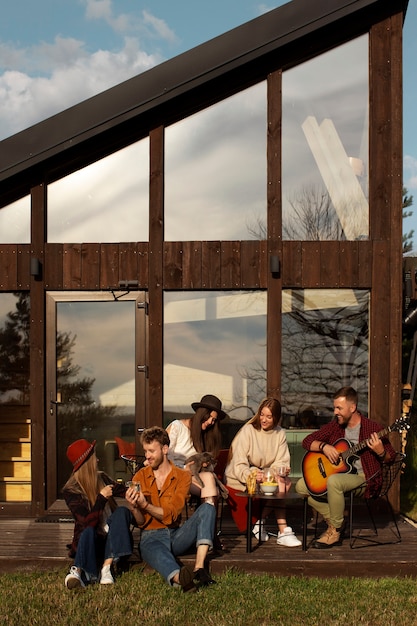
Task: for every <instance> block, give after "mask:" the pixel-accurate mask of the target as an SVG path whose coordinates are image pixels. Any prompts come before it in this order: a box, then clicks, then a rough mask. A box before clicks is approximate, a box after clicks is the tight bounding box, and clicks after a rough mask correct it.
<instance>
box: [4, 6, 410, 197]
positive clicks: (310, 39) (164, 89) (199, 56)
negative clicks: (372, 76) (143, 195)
mask: <svg viewBox="0 0 417 626" xmlns="http://www.w3.org/2000/svg"><path fill="white" fill-rule="evenodd" d="M407 4H408V0H314V2H312V1H311V0H292V2H289V3H288V4H285V5H284V6H281V7H279V8H277V9H274V10H273V11H270V12H269V13H266V14H264V15H262V16H260V17H258V18H256V19H254V20H251V21H250V22H247V23H245V24H243V25H242V26H239V27H238V28H235V29H233V30H231V31H229V32H227V33H225V34H223V35H221V36H219V37H216V38H215V39H212V40H210V41H208V42H206V43H204V44H202V45H200V46H197V47H196V48H194V49H192V50H190V51H188V52H185V53H183V54H181V55H179V56H177V57H175V58H173V59H170V60H169V61H166V62H165V63H161V64H160V65H158V66H156V67H154V68H152V69H150V70H148V71H146V72H143V73H142V74H139V75H138V76H136V77H134V78H132V79H130V80H127V81H125V82H123V83H121V84H119V85H117V86H116V87H113V88H111V89H108V90H107V91H104V92H103V93H100V94H98V95H96V96H94V97H92V98H89V99H88V100H85V101H84V102H81V103H80V104H77V105H75V106H73V107H71V108H69V109H66V110H65V111H63V112H61V113H59V114H57V115H54V116H52V117H50V118H48V119H46V120H44V121H42V122H40V123H38V124H35V125H34V126H31V127H30V128H28V129H26V130H24V131H22V132H20V133H17V134H16V135H13V136H12V137H9V138H7V139H5V140H3V141H1V142H0V206H4V205H5V204H8V203H10V202H12V201H13V200H15V199H18V198H19V197H21V196H23V195H25V194H26V193H28V192H29V190H30V187H31V186H33V185H35V184H39V183H40V182H47V183H48V182H51V181H53V180H56V179H58V178H60V177H62V176H64V175H66V174H67V173H69V172H71V171H73V170H75V169H77V168H79V167H82V166H84V165H86V164H87V163H89V162H92V161H94V160H97V159H98V158H101V157H102V156H105V155H106V154H109V153H111V152H113V151H115V150H117V149H119V148H121V147H123V146H125V145H127V144H128V143H132V142H133V141H136V140H138V139H140V138H141V137H143V136H145V135H147V134H148V132H149V130H150V129H151V128H155V127H157V126H159V125H161V124H164V125H167V124H170V123H172V122H174V121H176V120H178V119H180V118H181V117H185V116H186V115H189V114H190V113H192V112H194V111H196V110H198V109H200V108H203V107H204V106H207V105H209V104H211V103H212V102H215V101H216V100H219V99H221V98H222V97H225V96H226V95H229V94H232V93H234V92H235V91H237V90H239V89H242V88H244V87H245V86H250V85H251V84H254V83H255V82H257V81H259V80H261V79H262V78H264V77H265V76H266V74H267V73H268V72H269V71H272V70H274V69H277V68H281V67H282V68H286V67H290V66H292V65H295V64H297V63H299V62H301V61H303V60H305V59H307V58H309V57H311V56H314V55H316V54H318V53H320V52H322V51H324V50H326V49H329V48H331V47H333V46H335V45H338V44H340V43H343V42H344V41H347V40H348V39H351V38H352V37H354V36H357V35H359V34H361V33H363V32H365V31H367V30H368V29H369V27H370V25H372V24H374V23H376V22H378V21H380V20H381V19H384V18H386V17H388V16H390V15H392V14H396V13H398V12H403V11H404V12H405V11H406V8H407Z"/></svg>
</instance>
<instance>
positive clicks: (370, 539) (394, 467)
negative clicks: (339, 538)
mask: <svg viewBox="0 0 417 626" xmlns="http://www.w3.org/2000/svg"><path fill="white" fill-rule="evenodd" d="M404 465H405V454H402V453H401V452H397V454H396V457H395V459H394V461H393V462H391V463H383V464H382V465H381V468H380V470H379V471H378V472H377V473H376V474H374V475H373V476H372V477H371V479H373V478H375V476H377V475H379V474H380V475H381V478H382V483H381V489H380V491H379V493H378V495H377V496H374V497H369V498H364V497H363V495H361V494H362V493H363V488H365V487H366V485H367V482H369V480H370V479H368V481H367V482H364V483H363V484H362V485H360V486H359V487H357V488H356V489H354V490H352V491H350V492H349V493H347V494H346V495H347V497H348V500H349V544H350V547H351V548H352V549H354V548H355V549H357V548H364V547H366V546H369V545H375V544H376V545H389V544H394V543H400V542H401V533H400V529H399V526H398V523H397V519H396V515H395V512H394V509H393V508H392V505H391V502H390V501H389V498H388V495H389V491H390V489H391V487H392V485H393V483H394V482H395V480H396V479H397V477H398V476H399V474H400V472H401V470H402V469H403V468H404ZM358 498H359V499H360V501H361V502H363V501H365V504H366V508H367V510H368V514H369V518H370V520H371V523H372V531H373V535H372V536H370V535H369V534H361V530H359V532H356V533H355V532H354V519H353V518H354V509H355V500H357V499H358ZM381 502H384V506H385V508H386V510H387V512H388V514H389V521H388V526H389V528H390V531H391V533H392V535H393V537H392V539H391V540H383V539H380V538H379V537H378V529H377V526H376V523H375V517H374V513H373V510H372V509H373V508H375V506H376V505H377V504H378V505H379V503H381ZM358 540H361V541H363V542H365V543H361V545H356V546H355V545H354V544H355V543H356V542H357V541H358Z"/></svg>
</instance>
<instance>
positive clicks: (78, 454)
mask: <svg viewBox="0 0 417 626" xmlns="http://www.w3.org/2000/svg"><path fill="white" fill-rule="evenodd" d="M95 445H96V442H95V441H93V443H90V442H89V441H87V440H86V439H77V441H74V443H72V444H71V445H70V446H68V448H67V457H68V458H69V460H70V461H71V463H72V464H73V466H74V467H73V471H74V472H76V471H77V470H78V469H80V467H81V465H82V464H83V463H84V461H86V460H87V459H88V457H89V456H90V454H91V453H92V452H93V450H94V446H95Z"/></svg>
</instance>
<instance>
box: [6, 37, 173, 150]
mask: <svg viewBox="0 0 417 626" xmlns="http://www.w3.org/2000/svg"><path fill="white" fill-rule="evenodd" d="M18 52H19V54H16V58H19V59H20V62H21V64H22V65H28V64H29V62H28V61H27V60H23V59H24V57H27V58H29V57H31V58H32V60H33V63H34V62H35V61H34V59H35V58H37V59H38V63H37V64H38V68H42V69H44V70H46V69H49V70H51V71H52V73H51V74H50V75H49V76H48V75H45V76H39V75H38V76H34V77H32V76H30V75H29V73H28V72H27V71H17V70H16V69H14V70H12V71H6V72H4V74H2V75H1V76H0V110H1V111H2V115H1V117H0V140H1V139H4V138H5V137H8V136H10V135H12V134H14V133H16V132H18V131H20V130H23V129H25V128H27V127H28V126H31V125H32V124H35V123H36V122H38V121H40V120H42V119H45V118H47V117H49V116H51V115H54V114H55V113H58V112H60V111H62V110H64V109H66V108H68V107H70V106H72V105H73V104H76V103H78V102H81V101H83V100H85V99H87V98H89V97H91V96H93V95H95V94H97V93H100V92H102V91H104V90H106V89H108V88H109V87H112V86H114V85H117V84H119V83H121V82H123V81H124V80H127V79H128V78H131V77H133V76H136V75H137V74H140V73H141V72H143V71H145V70H147V69H149V68H151V67H153V66H154V65H157V64H158V63H160V62H161V60H162V59H161V58H160V57H159V56H158V55H155V54H148V53H146V52H144V51H143V50H141V49H140V48H139V45H138V42H137V41H136V40H135V39H133V38H126V39H125V40H124V45H123V47H122V48H121V49H120V50H119V51H116V52H110V51H108V50H97V51H96V52H94V53H93V54H91V55H89V54H87V53H86V51H85V49H84V46H83V44H82V43H81V42H78V41H76V40H74V39H64V38H62V37H57V38H56V39H55V42H54V44H49V45H47V44H41V45H40V46H35V47H33V48H32V49H27V50H20V51H18ZM48 66H49V67H48ZM52 68H53V70H52Z"/></svg>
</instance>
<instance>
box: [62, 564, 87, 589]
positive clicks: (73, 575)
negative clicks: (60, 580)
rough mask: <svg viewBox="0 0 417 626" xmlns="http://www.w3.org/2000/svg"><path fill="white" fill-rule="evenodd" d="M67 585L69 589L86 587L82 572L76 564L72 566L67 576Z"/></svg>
mask: <svg viewBox="0 0 417 626" xmlns="http://www.w3.org/2000/svg"><path fill="white" fill-rule="evenodd" d="M65 586H66V588H67V589H75V588H76V587H85V584H84V583H83V581H82V578H81V574H80V572H79V571H78V569H77V568H76V567H75V565H72V566H71V569H70V571H69V574H67V575H66V576H65Z"/></svg>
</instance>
